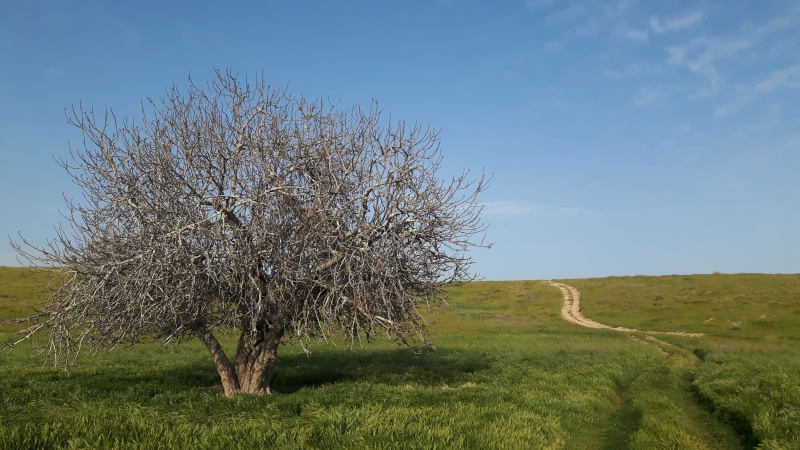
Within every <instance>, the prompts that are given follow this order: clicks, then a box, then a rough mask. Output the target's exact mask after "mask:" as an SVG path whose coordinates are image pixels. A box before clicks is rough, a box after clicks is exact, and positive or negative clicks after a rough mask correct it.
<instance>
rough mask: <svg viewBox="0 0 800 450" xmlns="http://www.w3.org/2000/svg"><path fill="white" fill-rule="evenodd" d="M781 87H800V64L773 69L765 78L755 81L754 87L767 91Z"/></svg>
mask: <svg viewBox="0 0 800 450" xmlns="http://www.w3.org/2000/svg"><path fill="white" fill-rule="evenodd" d="M782 87H792V88H795V87H800V64H794V65H792V66H789V67H786V68H784V69H779V70H775V71H773V72H772V73H771V74H770V75H769V76H768V77H767V78H765V79H763V80H761V81H759V82H758V83H756V88H758V89H762V90H767V91H769V90H773V89H778V88H782Z"/></svg>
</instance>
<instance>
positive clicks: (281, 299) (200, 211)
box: [12, 71, 487, 396]
mask: <svg viewBox="0 0 800 450" xmlns="http://www.w3.org/2000/svg"><path fill="white" fill-rule="evenodd" d="M215 73H216V76H215V78H214V80H213V81H212V82H210V83H208V84H205V85H199V84H196V83H194V82H192V81H191V79H190V83H189V87H188V88H187V89H183V90H182V89H180V88H178V87H177V86H173V87H172V88H169V89H167V91H166V94H165V95H164V96H163V97H161V98H159V99H157V100H152V99H151V100H148V101H147V102H145V104H144V107H143V108H142V111H143V112H142V115H141V117H140V118H139V119H138V120H133V119H129V118H122V119H121V118H118V117H116V116H115V115H114V113H113V112H112V111H110V110H106V111H104V112H103V113H102V114H95V113H94V111H93V110H92V109H85V108H83V107H78V108H73V109H72V110H71V111H70V113H69V114H68V121H69V122H70V123H71V124H72V125H74V126H76V127H77V128H78V129H79V130H80V131H81V132H82V133H83V136H84V142H83V145H82V146H81V147H80V148H79V149H70V155H69V157H67V158H64V159H63V160H62V161H61V163H62V165H63V167H64V168H65V169H66V170H67V171H68V172H69V174H70V175H71V177H72V179H73V180H74V182H75V183H76V184H77V186H79V187H80V189H81V190H82V193H83V199H81V200H79V201H72V200H67V202H66V207H67V209H68V213H67V214H65V217H66V219H67V222H68V224H67V226H66V227H64V226H59V227H58V228H57V233H56V236H55V237H54V238H53V239H52V240H50V241H48V242H46V243H45V244H44V245H32V244H30V243H28V242H27V241H25V240H24V239H23V240H22V242H21V243H12V244H13V245H14V246H15V248H16V249H17V251H18V252H19V253H20V254H22V255H23V256H24V257H26V258H27V259H28V260H29V261H31V262H32V263H34V264H37V265H45V266H49V267H52V268H55V269H57V271H58V273H59V274H60V280H61V283H60V284H59V285H58V288H57V289H56V290H55V291H54V292H53V296H52V299H51V301H50V303H49V304H48V305H47V306H46V307H45V308H44V309H43V310H42V311H41V314H39V315H38V317H39V321H38V322H37V323H35V324H34V325H33V326H31V327H30V328H28V330H27V331H26V332H25V334H23V337H22V338H23V339H24V338H26V337H30V336H31V335H33V334H35V333H37V332H39V331H43V330H49V333H50V338H49V342H48V350H49V352H50V356H52V357H53V358H54V359H55V360H56V361H69V360H70V359H72V358H73V357H74V356H75V355H76V354H77V352H79V350H80V349H81V348H82V347H85V346H89V347H94V348H114V347H115V346H117V345H119V344H123V343H135V342H139V341H140V340H141V339H142V338H144V337H149V336H157V337H159V338H161V339H163V341H164V342H165V343H170V342H180V341H181V340H182V339H184V338H187V337H193V336H196V337H199V338H200V339H201V340H202V341H203V343H204V344H205V345H206V347H207V348H208V349H209V351H210V353H211V355H212V357H213V358H214V361H215V363H216V366H217V370H218V371H219V373H220V376H221V378H222V382H223V387H224V389H225V393H226V395H228V396H231V395H234V394H236V393H265V392H269V383H270V379H271V377H272V367H273V363H274V361H275V358H277V347H278V345H279V344H280V342H281V340H286V339H289V338H294V339H299V340H300V341H302V342H308V341H309V340H310V339H314V338H320V337H321V338H324V339H327V338H328V337H329V336H333V335H343V336H345V338H346V339H348V340H349V341H350V342H358V341H359V340H360V339H361V338H362V337H363V336H371V335H376V334H385V335H387V336H389V338H391V339H393V340H395V341H396V342H399V343H407V340H408V339H421V340H424V339H425V327H424V321H423V319H422V317H421V315H420V314H421V308H426V307H429V306H430V305H431V304H434V303H436V302H438V301H439V300H440V299H441V295H442V293H443V291H442V289H443V287H444V286H445V285H447V284H448V283H452V282H461V281H466V280H471V279H474V277H475V274H474V273H473V272H472V271H471V265H472V262H473V261H472V259H471V257H470V256H469V254H468V251H469V250H470V249H471V248H474V247H486V246H487V245H485V244H484V243H483V241H482V239H483V238H482V235H483V232H484V230H485V225H484V223H483V222H482V221H481V218H480V212H481V204H480V203H479V202H478V201H477V197H478V195H479V194H480V193H481V192H482V191H484V190H485V189H486V186H487V185H486V182H487V180H486V178H485V177H484V176H483V175H482V176H481V177H480V178H478V179H471V178H469V173H468V172H466V171H464V172H462V173H460V174H457V175H456V176H452V177H447V178H444V177H441V175H440V174H439V172H441V171H442V155H441V152H440V148H439V145H440V140H439V133H438V132H437V131H435V130H432V129H430V128H425V127H421V126H420V125H418V124H413V125H409V124H406V123H404V122H391V120H385V119H384V117H383V115H382V111H381V110H380V109H379V108H378V106H377V104H375V103H373V104H372V105H370V107H369V108H368V109H366V110H365V109H362V108H360V107H353V108H351V109H347V110H341V109H340V108H339V107H338V106H337V105H335V104H330V103H328V102H325V101H321V100H319V101H307V100H305V99H304V98H302V97H300V98H298V97H294V96H292V95H290V94H289V93H288V92H287V91H286V90H284V89H276V88H273V87H271V86H269V85H267V84H266V82H265V80H264V79H263V77H256V78H255V79H254V80H253V82H250V81H248V80H247V79H243V78H240V77H238V76H237V75H235V74H233V73H232V72H231V71H216V72H215ZM219 330H237V331H238V332H239V333H240V338H239V343H238V346H237V350H236V355H235V357H233V358H228V356H227V355H226V354H225V352H224V350H223V349H222V347H221V346H220V345H219V342H218V341H217V338H216V336H215V334H214V333H215V332H217V331H219Z"/></svg>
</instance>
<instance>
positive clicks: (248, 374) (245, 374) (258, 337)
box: [236, 328, 284, 395]
mask: <svg viewBox="0 0 800 450" xmlns="http://www.w3.org/2000/svg"><path fill="white" fill-rule="evenodd" d="M283 331H284V330H283V329H282V328H267V329H265V330H262V331H260V332H258V333H256V334H255V335H252V334H248V333H244V332H243V333H242V334H241V336H240V337H239V345H238V348H237V350H236V374H237V375H238V378H239V392H241V393H243V394H255V395H263V394H269V393H270V382H271V381H272V375H273V374H274V365H275V360H276V359H278V345H280V343H281V337H282V336H283Z"/></svg>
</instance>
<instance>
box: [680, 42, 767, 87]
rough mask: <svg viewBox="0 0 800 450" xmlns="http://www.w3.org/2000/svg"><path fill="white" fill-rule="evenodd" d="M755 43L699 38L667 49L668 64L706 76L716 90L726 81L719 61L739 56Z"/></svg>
mask: <svg viewBox="0 0 800 450" xmlns="http://www.w3.org/2000/svg"><path fill="white" fill-rule="evenodd" d="M753 45H754V41H753V40H751V39H748V38H746V37H745V38H740V37H738V36H737V37H724V38H711V39H709V38H697V39H692V40H691V41H689V42H687V43H686V44H684V45H678V46H671V47H666V48H665V50H666V51H667V53H669V57H668V58H667V63H669V64H674V65H682V66H685V67H686V68H688V69H689V70H690V71H692V72H695V73H698V74H702V75H706V76H707V77H708V78H709V79H710V80H711V85H712V87H714V88H716V87H717V86H718V84H719V83H720V82H721V81H722V80H723V79H724V77H723V75H722V74H721V73H720V72H719V70H718V69H717V64H716V63H717V61H718V60H726V59H730V58H733V57H735V56H737V55H738V54H739V53H741V52H743V51H744V50H748V49H750V48H752V47H753Z"/></svg>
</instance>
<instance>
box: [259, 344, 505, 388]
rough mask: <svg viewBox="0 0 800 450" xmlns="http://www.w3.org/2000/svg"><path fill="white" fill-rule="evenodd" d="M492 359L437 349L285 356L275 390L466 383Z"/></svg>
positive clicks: (277, 372)
mask: <svg viewBox="0 0 800 450" xmlns="http://www.w3.org/2000/svg"><path fill="white" fill-rule="evenodd" d="M491 363H492V360H491V358H490V357H489V356H488V355H487V354H485V353H483V352H480V351H470V350H463V349H441V348H440V349H437V350H436V351H426V352H424V353H422V354H419V355H415V354H414V353H412V352H411V351H410V350H408V349H403V348H397V349H385V350H377V351H374V350H362V351H350V350H326V351H324V352H314V354H313V355H311V356H308V357H307V356H305V355H302V354H301V355H287V356H282V357H281V358H280V359H279V360H278V362H277V364H276V374H275V379H274V380H273V383H272V385H273V389H274V390H275V391H276V392H279V393H292V392H296V391H297V390H299V389H302V388H308V387H317V386H322V385H326V384H335V383H338V382H343V381H348V382H354V381H361V380H364V381H370V382H374V383H378V384H386V385H405V384H415V385H420V386H441V385H445V384H454V383H459V382H463V381H464V380H465V378H467V377H469V376H470V375H472V374H474V373H476V372H481V371H484V370H488V369H489V368H490V367H491Z"/></svg>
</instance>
